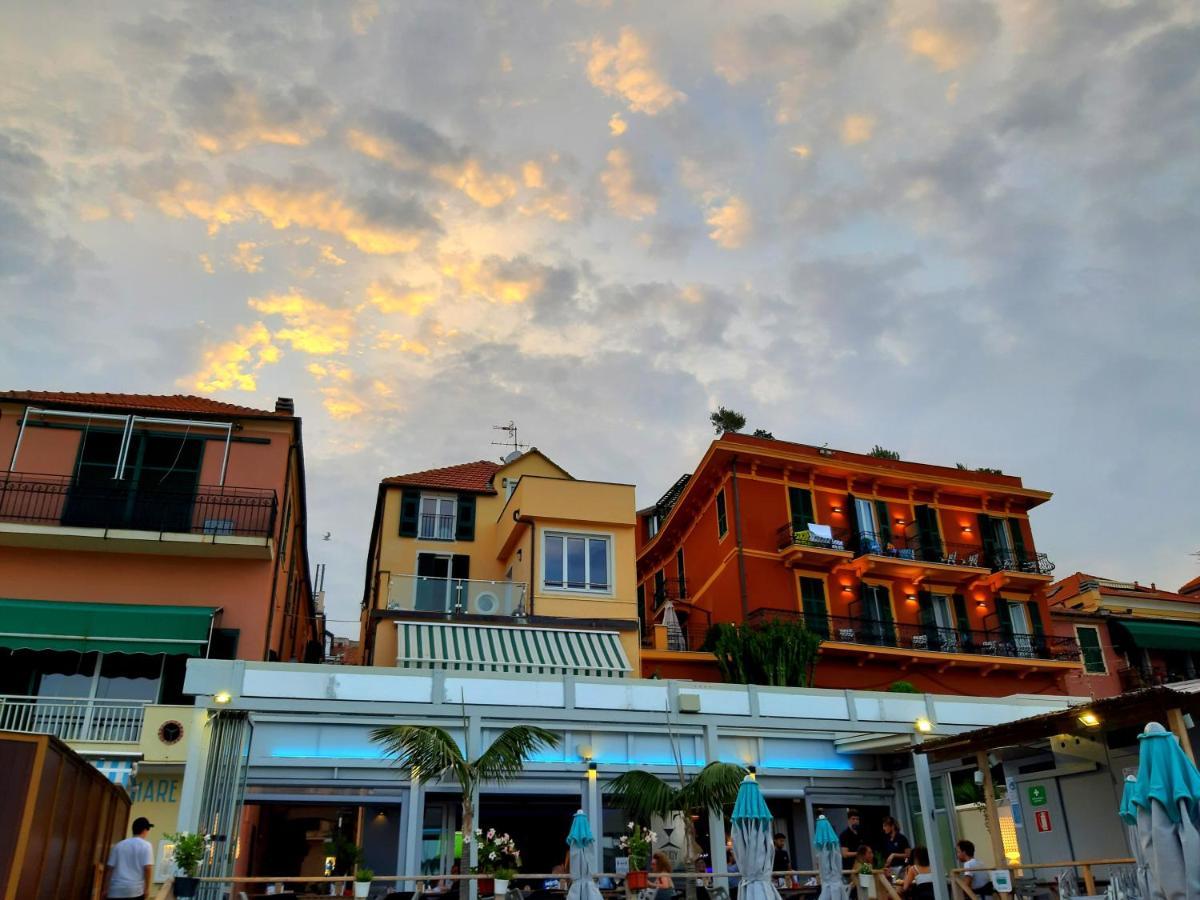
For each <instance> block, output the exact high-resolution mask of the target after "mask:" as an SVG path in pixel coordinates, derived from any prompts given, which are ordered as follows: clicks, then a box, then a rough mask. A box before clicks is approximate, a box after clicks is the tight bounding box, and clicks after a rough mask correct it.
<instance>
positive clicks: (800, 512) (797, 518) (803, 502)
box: [788, 487, 817, 531]
mask: <svg viewBox="0 0 1200 900" xmlns="http://www.w3.org/2000/svg"><path fill="white" fill-rule="evenodd" d="M788 508H789V509H790V510H791V512H792V531H804V529H806V528H808V526H809V525H810V524H812V523H813V522H815V521H816V520H817V519H816V516H814V515H813V501H812V491H809V490H807V489H806V488H798V487H790V488H788Z"/></svg>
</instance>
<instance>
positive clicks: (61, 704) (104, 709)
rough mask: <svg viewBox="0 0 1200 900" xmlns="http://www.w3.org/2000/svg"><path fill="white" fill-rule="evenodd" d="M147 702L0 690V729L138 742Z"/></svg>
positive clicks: (104, 741) (82, 739) (77, 739)
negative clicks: (3, 691)
mask: <svg viewBox="0 0 1200 900" xmlns="http://www.w3.org/2000/svg"><path fill="white" fill-rule="evenodd" d="M147 705H148V704H146V703H141V702H138V701H132V700H85V699H76V698H70V697H25V696H14V695H4V694H0V731H19V732H25V733H27V734H52V735H54V736H55V737H57V738H59V739H61V740H64V741H68V742H71V743H77V742H78V743H82V742H91V743H98V744H136V743H137V742H138V741H139V740H141V736H142V720H143V718H144V716H145V711H146V706H147Z"/></svg>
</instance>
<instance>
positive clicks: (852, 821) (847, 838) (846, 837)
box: [838, 807, 863, 872]
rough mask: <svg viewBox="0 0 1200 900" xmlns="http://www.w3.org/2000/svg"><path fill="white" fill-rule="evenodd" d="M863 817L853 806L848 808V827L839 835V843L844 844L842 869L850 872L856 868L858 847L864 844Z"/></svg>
mask: <svg viewBox="0 0 1200 900" xmlns="http://www.w3.org/2000/svg"><path fill="white" fill-rule="evenodd" d="M861 825H862V819H861V818H860V817H859V815H858V810H857V809H854V808H853V807H851V808H850V809H848V810H846V828H845V829H844V830H843V831H842V833H841V834H839V835H838V843H839V844H841V845H842V869H843V871H846V872H849V871H850V870H851V869H853V868H854V857H855V856H857V855H858V848H859V847H861V846H862V845H863V839H862V833H861V832H860V830H859V829H860V827H861Z"/></svg>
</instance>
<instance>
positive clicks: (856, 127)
mask: <svg viewBox="0 0 1200 900" xmlns="http://www.w3.org/2000/svg"><path fill="white" fill-rule="evenodd" d="M874 134H875V119H874V117H872V116H865V115H857V114H853V115H849V116H846V118H844V119H842V143H843V144H845V145H846V146H847V147H853V146H855V145H856V144H865V143H866V142H867V141H869V140H870V139H871V137H872V136H873V135H874Z"/></svg>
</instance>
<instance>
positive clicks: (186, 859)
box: [166, 831, 208, 900]
mask: <svg viewBox="0 0 1200 900" xmlns="http://www.w3.org/2000/svg"><path fill="white" fill-rule="evenodd" d="M166 839H167V840H168V841H170V842H171V843H172V844H173V845H174V849H173V850H172V851H171V861H172V862H174V863H175V868H176V869H177V870H178V871H179V872H180V873H182V874H178V875H176V876H175V882H174V884H173V885H172V889H173V890H174V892H175V896H176V897H178V898H180V900H183V898H185V897H195V896H196V888H197V886H198V885H199V882H198V881H197V880H196V872H198V871H199V869H200V860H202V859H203V858H204V853H205V851H206V850H207V849H208V836H207V835H203V834H192V833H191V832H190V831H180V832H177V833H175V834H168V835H166Z"/></svg>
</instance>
